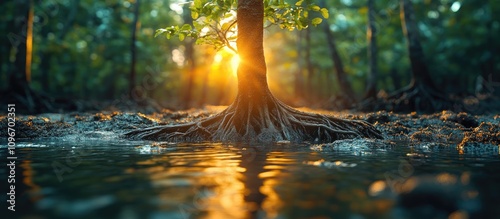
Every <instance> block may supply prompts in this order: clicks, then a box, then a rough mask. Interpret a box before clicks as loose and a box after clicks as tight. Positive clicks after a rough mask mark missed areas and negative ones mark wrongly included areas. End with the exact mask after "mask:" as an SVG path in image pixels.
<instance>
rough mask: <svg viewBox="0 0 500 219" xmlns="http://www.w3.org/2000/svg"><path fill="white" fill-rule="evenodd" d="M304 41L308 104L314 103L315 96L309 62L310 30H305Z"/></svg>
mask: <svg viewBox="0 0 500 219" xmlns="http://www.w3.org/2000/svg"><path fill="white" fill-rule="evenodd" d="M305 35H306V37H305V40H306V46H305V57H304V59H305V61H306V70H307V86H306V94H307V95H306V97H307V99H308V100H309V102H310V103H311V102H315V100H316V99H317V98H316V95H315V93H317V92H315V90H314V66H313V63H312V60H311V29H310V28H307V29H306V30H305Z"/></svg>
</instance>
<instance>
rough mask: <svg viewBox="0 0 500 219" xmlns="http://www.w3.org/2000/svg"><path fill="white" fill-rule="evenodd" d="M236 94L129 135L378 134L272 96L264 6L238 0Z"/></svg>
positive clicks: (304, 137)
mask: <svg viewBox="0 0 500 219" xmlns="http://www.w3.org/2000/svg"><path fill="white" fill-rule="evenodd" d="M237 8H238V9H237V20H238V39H237V41H236V43H237V45H238V53H239V56H240V59H241V61H240V65H239V66H238V94H237V96H236V99H235V100H234V102H233V103H232V104H231V105H230V106H229V107H228V108H227V109H225V110H224V111H222V112H220V113H219V114H217V115H215V116H211V117H208V118H206V119H203V120H201V121H198V122H192V123H188V124H181V125H173V126H159V127H152V128H148V129H144V130H137V131H132V132H130V133H127V136H129V137H132V138H141V139H163V140H174V141H202V140H203V141H207V140H208V141H232V142H234V141H245V142H276V141H282V140H289V141H316V142H325V141H333V140H338V139H346V138H357V137H372V138H381V134H380V132H379V131H377V130H376V129H375V128H374V127H373V126H371V125H369V124H368V123H366V122H362V121H348V120H343V119H338V118H334V117H328V116H325V115H318V114H310V113H304V112H300V111H298V110H295V109H292V108H290V107H289V106H287V105H285V104H284V103H282V102H281V101H279V100H277V99H276V98H274V96H273V95H272V94H271V92H270V91H269V88H268V84H267V75H266V74H267V72H266V61H265V59H264V46H263V40H264V27H263V19H264V4H263V1H262V0H239V1H238V7H237Z"/></svg>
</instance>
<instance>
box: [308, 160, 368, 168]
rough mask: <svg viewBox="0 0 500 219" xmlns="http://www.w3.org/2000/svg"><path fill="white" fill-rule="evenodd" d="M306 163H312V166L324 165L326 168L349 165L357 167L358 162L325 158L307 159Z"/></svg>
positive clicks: (346, 166)
mask: <svg viewBox="0 0 500 219" xmlns="http://www.w3.org/2000/svg"><path fill="white" fill-rule="evenodd" d="M304 164H307V165H311V166H317V167H324V168H329V169H333V168H348V167H355V166H357V165H358V164H356V163H346V162H343V161H340V160H338V161H333V162H331V161H325V160H323V159H321V160H317V161H305V162H304Z"/></svg>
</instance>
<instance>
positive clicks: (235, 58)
mask: <svg viewBox="0 0 500 219" xmlns="http://www.w3.org/2000/svg"><path fill="white" fill-rule="evenodd" d="M238 65H240V56H239V55H237V54H236V55H234V56H233V58H231V69H232V72H233V76H234V77H238Z"/></svg>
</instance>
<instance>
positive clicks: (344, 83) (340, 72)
mask: <svg viewBox="0 0 500 219" xmlns="http://www.w3.org/2000/svg"><path fill="white" fill-rule="evenodd" d="M320 3H321V5H320V6H321V7H325V6H326V2H325V0H321V2H320ZM322 26H323V32H324V33H325V35H326V41H327V43H328V49H329V51H330V56H331V58H332V62H333V65H334V67H335V73H336V74H335V76H336V78H337V81H338V83H339V86H340V89H341V92H342V95H343V96H344V97H346V98H347V99H349V101H352V102H355V101H356V96H355V95H354V91H353V89H352V87H351V83H349V80H348V79H347V75H346V73H345V71H344V65H343V63H342V59H341V58H340V55H339V52H338V50H337V44H336V43H335V37H334V35H333V33H332V31H331V30H330V24H329V22H328V20H326V19H325V20H323V24H322Z"/></svg>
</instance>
